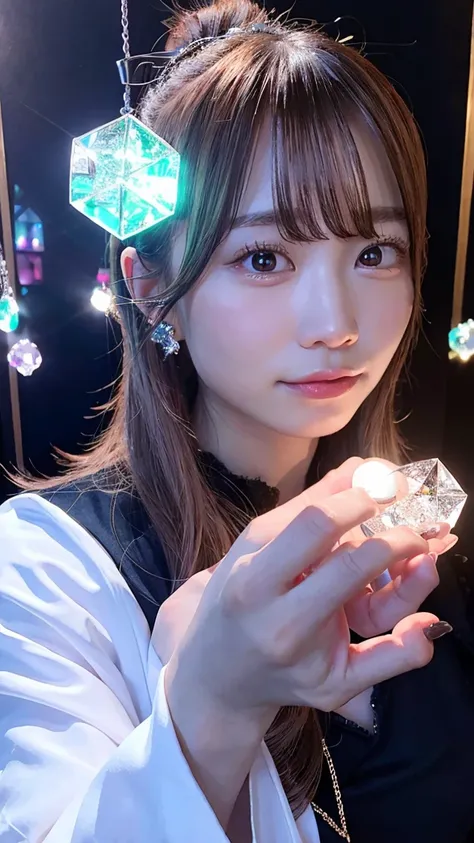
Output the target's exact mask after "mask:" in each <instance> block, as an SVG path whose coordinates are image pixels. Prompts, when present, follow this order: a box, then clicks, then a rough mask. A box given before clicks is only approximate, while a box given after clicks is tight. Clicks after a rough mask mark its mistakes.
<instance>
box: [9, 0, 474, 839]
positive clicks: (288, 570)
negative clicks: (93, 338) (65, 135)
mask: <svg viewBox="0 0 474 843" xmlns="http://www.w3.org/2000/svg"><path fill="white" fill-rule="evenodd" d="M181 46H182V47H184V48H185V49H184V50H183V51H182V52H181V53H180V55H179V58H178V59H177V60H174V61H173V62H171V63H170V65H169V67H168V69H167V70H166V72H165V74H164V75H163V77H162V79H161V80H160V81H158V83H157V84H156V85H155V86H154V88H153V89H152V90H151V91H150V92H149V94H148V95H147V97H146V98H145V100H144V102H143V105H142V109H141V117H142V119H143V120H144V122H145V123H146V124H147V125H149V126H150V127H151V128H152V129H153V130H154V131H156V132H157V133H158V134H159V135H160V136H161V137H163V138H165V139H166V140H167V141H168V142H169V143H171V144H172V145H173V146H174V147H175V148H176V149H178V150H179V152H180V153H181V155H182V160H183V168H182V173H181V182H180V201H179V207H178V210H177V213H176V214H175V216H174V217H172V218H170V219H169V220H167V221H166V222H165V223H163V224H162V225H160V226H158V227H157V228H155V229H153V230H151V231H150V232H148V233H147V234H145V235H143V236H140V237H137V238H136V240H135V241H134V242H128V243H127V244H118V243H113V244H112V257H113V261H114V264H115V270H116V274H117V280H116V284H115V296H116V309H117V315H118V318H119V320H120V322H121V325H122V330H123V337H124V370H123V379H122V384H121V387H120V390H119V394H118V396H117V399H116V404H115V417H114V420H113V423H112V424H111V426H110V428H109V429H108V430H107V432H106V433H105V435H104V437H103V438H102V440H101V441H100V442H98V443H97V445H96V446H95V448H94V449H93V450H92V451H91V452H90V453H88V454H87V455H86V456H85V457H83V458H81V459H80V460H78V461H77V463H76V465H75V466H73V467H72V468H71V471H70V475H69V477H68V478H66V479H64V478H63V479H62V480H61V481H60V482H59V481H58V482H57V483H56V486H54V484H51V483H50V484H49V485H47V484H40V483H37V484H33V486H31V485H30V487H29V491H28V492H27V493H26V494H23V495H20V496H18V497H17V498H15V499H13V500H11V501H9V502H8V503H7V504H5V505H4V506H3V507H2V508H1V510H0V534H1V564H0V648H1V654H2V656H1V668H0V841H1V843H19V841H28V843H39V841H42V843H43V842H44V841H47V843H86V841H87V843H92V841H94V843H125V841H127V843H129V842H130V843H131V842H132V841H133V843H137V841H145V840H146V841H159V843H223V841H225V840H231V841H232V843H248V842H249V841H255V842H256V843H290V841H291V842H292V843H316V841H322V843H331V841H337V840H341V839H345V840H352V841H353V843H371V841H383V843H392V841H393V843H395V841H397V843H399V842H400V841H401V840H403V841H407V843H408V842H409V843H411V841H413V843H414V841H416V843H428V841H430V843H436V841H443V843H446V841H449V843H467V841H469V840H473V839H474V800H473V798H472V783H471V778H472V775H471V774H472V758H473V757H474V717H473V711H474V688H473V682H472V680H473V656H474V641H473V636H472V631H471V625H470V622H469V611H470V606H469V604H468V600H467V591H468V579H469V577H468V575H467V574H466V572H465V569H466V570H467V571H468V570H469V569H468V566H466V565H464V563H463V560H462V559H461V560H460V559H459V558H457V560H456V559H455V558H450V559H449V563H448V564H446V560H447V559H448V557H442V558H441V559H440V560H438V566H437V567H436V555H437V554H441V553H444V552H445V551H447V550H449V549H450V548H451V547H452V546H453V545H454V543H455V541H456V539H455V537H454V536H452V535H450V534H449V533H448V530H447V529H446V528H445V527H443V526H442V525H438V526H437V525H433V531H432V533H431V534H430V536H424V537H421V536H417V535H415V533H413V532H412V531H410V530H408V529H406V528H397V529H394V530H389V531H387V532H386V533H384V534H383V536H380V537H375V538H372V539H363V536H362V532H361V531H360V528H359V525H360V524H361V523H363V522H364V521H365V520H367V519H368V518H370V517H371V516H372V515H374V514H375V513H376V511H377V505H376V504H375V503H374V501H373V500H371V499H370V498H369V496H368V495H367V494H366V493H365V492H363V491H361V490H357V489H353V488H351V483H352V475H353V473H354V470H355V468H356V467H357V466H358V465H359V464H360V461H361V458H366V457H368V456H375V457H378V458H383V459H386V460H390V461H393V462H395V463H399V462H400V460H401V459H402V453H401V446H400V442H399V439H398V432H397V427H396V426H395V423H394V395H395V391H396V387H397V381H398V378H399V376H400V373H401V370H402V367H403V364H404V362H405V360H406V357H407V354H408V351H409V348H410V346H411V344H412V341H413V339H414V337H415V335H416V329H417V326H418V324H419V320H420V283H421V277H422V272H423V267H424V255H425V206H426V181H425V169H424V161H423V153H422V146H421V143H420V139H419V137H418V133H417V130H416V127H415V124H414V121H413V119H412V117H411V115H410V113H409V111H408V110H407V108H406V107H405V105H404V104H403V102H402V101H401V99H400V98H399V96H398V95H397V93H396V92H395V91H394V90H393V88H392V87H391V86H390V85H389V84H388V82H387V81H386V80H385V79H384V78H383V77H382V76H381V75H380V74H379V73H378V72H377V71H376V70H375V69H374V68H373V67H372V66H371V65H370V64H369V63H368V62H367V61H366V60H365V59H364V58H362V57H361V56H360V55H359V54H358V53H357V52H356V51H355V50H352V49H349V48H347V47H345V46H343V45H341V44H339V43H337V42H334V41H331V40H329V39H327V38H326V37H325V36H324V35H323V34H322V33H321V32H320V31H318V29H317V28H316V27H304V28H303V27H299V26H296V25H283V24H282V23H280V22H277V21H273V22H272V21H269V20H268V18H267V15H266V13H265V12H264V11H262V10H260V9H259V8H258V7H257V6H256V5H255V4H253V3H251V2H248V0H219V2H217V3H215V4H214V5H208V6H205V7H203V8H200V9H198V10H196V11H193V12H189V13H188V12H180V13H179V14H178V15H177V16H176V18H175V20H174V21H173V23H172V26H171V31H170V35H169V39H168V49H170V50H175V49H176V48H177V47H181ZM120 266H121V270H120ZM152 340H154V341H152ZM171 351H177V352H178V353H176V354H171V353H170V352H171ZM328 471H329V474H328V473H327V472H328ZM316 481H319V482H316ZM387 569H388V570H389V572H390V574H391V578H389V579H388V581H387V584H386V585H385V586H383V587H382V588H381V589H379V590H376V589H374V588H372V587H371V586H370V583H373V582H374V581H375V580H376V579H377V577H378V576H379V575H380V574H381V573H382V572H383V571H386V570H387ZM439 578H440V579H441V582H439ZM183 583H184V584H183ZM463 583H464V587H463V586H462V584H463ZM178 586H181V587H179V588H178ZM160 607H161V609H160ZM159 609H160V611H159V614H158V610H159ZM451 626H452V627H453V628H454V631H453V633H452V634H451V635H446V636H445V637H443V638H442V639H441V640H439V641H437V642H436V644H435V645H434V644H433V641H434V640H435V639H436V638H441V635H442V634H444V633H446V632H448V631H450V628H451ZM392 630H393V631H392ZM433 655H434V657H433ZM415 668H421V669H420V670H415Z"/></svg>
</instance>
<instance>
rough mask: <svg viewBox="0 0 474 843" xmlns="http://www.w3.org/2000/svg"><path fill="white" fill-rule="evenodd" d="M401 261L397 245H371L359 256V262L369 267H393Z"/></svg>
mask: <svg viewBox="0 0 474 843" xmlns="http://www.w3.org/2000/svg"><path fill="white" fill-rule="evenodd" d="M399 261H400V252H399V250H398V249H397V248H396V246H389V245H384V246H382V245H381V246H369V247H368V248H367V249H364V251H363V252H361V254H360V255H359V257H358V258H357V263H358V264H360V265H361V266H363V267H364V268H367V269H393V268H394V267H396V266H397V265H398V263H399Z"/></svg>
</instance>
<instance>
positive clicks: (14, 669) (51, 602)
mask: <svg viewBox="0 0 474 843" xmlns="http://www.w3.org/2000/svg"><path fill="white" fill-rule="evenodd" d="M165 670H166V667H164V666H163V665H162V664H161V662H160V660H159V658H158V656H157V654H156V652H155V649H154V647H153V646H152V645H151V642H150V632H149V628H148V624H147V622H146V620H145V617H144V615H143V613H142V610H141V608H140V606H139V605H138V603H137V601H136V600H135V597H134V596H133V594H132V592H131V591H130V589H129V587H128V585H127V584H126V582H125V580H124V579H123V577H122V576H121V574H120V573H119V571H118V570H117V568H116V566H115V564H114V562H113V560H112V559H111V558H110V557H109V555H108V554H107V553H106V552H105V551H104V550H103V548H102V547H101V546H100V545H99V544H98V542H97V541H96V540H95V539H94V538H93V537H92V536H91V535H90V534H89V533H87V532H86V531H85V530H84V528H83V527H81V526H80V525H79V524H77V523H76V522H75V521H73V520H72V519H71V518H70V517H69V516H68V515H66V514H65V513H64V512H63V511H62V510H60V509H59V508H57V507H56V506H54V505H53V504H51V503H48V502H47V501H45V500H43V499H42V498H40V497H38V496H37V495H34V494H27V495H22V496H19V497H17V498H14V499H12V500H11V501H9V502H8V503H6V504H4V505H3V506H2V507H0V843H23V841H28V843H225V841H227V840H228V838H227V836H226V834H225V833H224V831H223V830H222V827H221V826H220V824H219V823H218V821H217V819H216V817H215V815H214V813H213V811H212V809H211V807H210V805H209V804H208V802H207V800H206V798H205V796H204V794H203V793H202V792H201V790H200V789H199V787H198V785H197V783H196V781H195V780H194V778H193V776H192V774H191V772H190V770H189V767H188V765H187V763H186V760H185V758H184V756H183V754H182V752H181V749H180V746H179V743H178V740H177V738H176V735H175V732H174V729H173V725H172V722H171V720H170V715H169V711H168V706H167V702H166V696H165V693H164V682H163V680H164V673H165ZM250 795H251V816H252V829H253V841H254V843H319V834H318V830H317V824H316V820H315V817H314V814H313V812H312V810H311V808H308V809H307V811H306V812H305V813H304V814H303V816H302V817H301V818H300V819H299V820H298V821H297V822H296V823H295V821H294V819H293V816H292V813H291V810H290V807H289V805H288V801H287V799H286V797H285V794H284V792H283V789H282V786H281V783H280V780H279V777H278V774H277V772H276V769H275V766H274V764H273V761H272V759H271V756H270V754H269V752H268V751H267V749H266V747H265V745H264V744H262V746H261V750H260V752H259V755H258V757H257V759H256V760H255V763H254V765H253V768H252V770H251V774H250Z"/></svg>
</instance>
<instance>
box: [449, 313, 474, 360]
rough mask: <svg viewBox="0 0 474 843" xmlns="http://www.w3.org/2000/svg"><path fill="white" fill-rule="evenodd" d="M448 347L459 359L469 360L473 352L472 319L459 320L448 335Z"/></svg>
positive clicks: (473, 330) (473, 332) (473, 333)
mask: <svg viewBox="0 0 474 843" xmlns="http://www.w3.org/2000/svg"><path fill="white" fill-rule="evenodd" d="M448 342H449V347H450V349H451V351H453V352H454V354H456V355H457V356H458V357H459V358H460V359H461V360H464V361H466V360H469V358H470V357H472V355H473V354H474V319H468V320H467V322H460V323H459V325H457V326H456V327H455V328H452V329H451V331H450V332H449V336H448Z"/></svg>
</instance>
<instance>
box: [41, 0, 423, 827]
mask: <svg viewBox="0 0 474 843" xmlns="http://www.w3.org/2000/svg"><path fill="white" fill-rule="evenodd" d="M255 23H267V24H268V25H267V27H266V30H267V31H264V32H259V31H257V32H252V33H250V34H249V33H248V32H244V33H242V34H239V33H235V34H233V35H232V37H230V38H226V39H220V40H217V41H212V42H210V43H208V44H207V45H206V47H205V48H204V49H202V50H200V51H198V52H197V53H193V54H192V55H190V56H188V57H187V58H183V59H181V60H180V61H178V62H177V63H176V66H175V67H174V69H173V70H172V72H171V73H170V74H169V76H168V78H167V80H166V83H165V84H162V85H160V84H159V83H158V84H157V85H156V86H155V87H154V88H153V89H151V90H150V92H149V93H148V94H147V96H146V97H145V98H144V100H143V102H142V105H141V109H140V116H141V119H142V120H143V121H144V122H145V123H146V124H147V125H148V126H150V127H151V128H152V129H153V130H154V131H156V132H157V133H158V134H159V135H161V136H162V137H164V138H165V139H166V140H167V141H168V142H169V143H171V144H172V145H173V146H174V147H175V148H176V149H178V151H179V152H180V153H181V155H182V160H183V170H182V178H181V189H180V196H179V203H178V209H177V213H176V215H175V217H173V218H172V219H170V220H169V221H166V222H165V223H163V224H161V225H160V226H159V227H157V228H155V229H153V230H151V231H149V232H147V233H145V234H143V235H142V236H138V237H137V238H136V239H135V241H134V242H133V243H131V245H134V246H135V247H136V249H137V251H138V255H139V257H140V260H141V262H142V263H143V265H144V267H146V269H147V270H148V271H150V272H153V273H157V274H159V277H160V278H161V279H162V280H163V282H164V289H163V294H162V296H161V298H160V310H159V313H158V314H157V321H160V320H161V319H162V318H164V317H165V316H166V314H167V313H168V312H169V311H170V309H171V308H172V307H173V306H174V305H175V304H176V303H177V302H178V301H179V299H180V298H181V297H182V296H183V295H185V294H186V293H187V292H188V291H189V290H190V288H191V287H192V286H193V285H194V284H195V283H196V282H197V281H198V279H199V278H200V277H201V276H202V274H203V272H204V270H205V268H206V266H207V264H208V262H209V261H210V259H211V256H212V254H213V252H214V250H215V249H216V247H217V246H218V244H219V243H220V242H221V241H222V239H223V238H224V237H225V235H226V233H227V232H228V231H229V229H230V227H231V225H232V222H233V220H234V219H235V217H236V214H237V209H238V206H239V202H240V198H241V196H242V194H243V191H244V189H245V186H246V183H247V178H248V174H249V168H250V165H251V163H252V159H253V154H254V150H255V146H256V141H257V138H258V135H259V132H260V130H261V128H262V125H263V123H264V121H267V120H268V118H270V119H271V122H272V131H273V160H274V201H275V209H276V212H277V216H278V225H279V229H280V231H281V233H282V236H283V237H285V238H287V239H289V240H292V241H300V242H301V241H306V242H308V241H312V240H316V239H321V238H324V237H325V236H326V235H325V233H324V231H325V229H326V230H329V231H330V232H331V233H333V234H334V235H335V236H338V237H350V236H352V235H354V234H359V235H361V236H362V237H364V238H366V239H369V238H372V237H373V236H374V235H375V231H374V223H373V220H372V217H371V209H370V203H369V199H368V191H367V185H366V180H365V177H364V172H363V168H362V165H361V161H360V157H359V153H358V149H357V146H356V143H355V141H354V136H353V134H352V132H351V124H352V122H353V120H354V119H355V120H357V119H362V120H363V121H364V124H365V125H366V126H368V127H369V128H370V130H372V132H373V133H374V135H375V136H376V137H378V138H379V139H380V141H381V143H382V145H383V148H384V149H385V152H386V154H387V156H388V159H389V161H390V163H391V166H392V169H393V172H394V174H395V178H396V180H397V182H398V185H399V189H400V193H401V196H402V200H403V205H404V208H405V212H406V218H407V223H408V228H409V233H410V243H411V265H412V274H413V281H414V290H415V296H414V308H413V315H412V318H411V321H410V324H409V326H408V328H407V331H406V333H405V336H404V337H403V339H402V341H401V343H400V346H399V348H398V350H397V352H396V354H395V356H394V358H393V360H392V362H391V363H390V366H389V367H388V370H387V371H386V373H385V375H384V377H383V378H382V380H381V381H380V383H379V385H378V386H377V387H376V389H375V390H374V391H373V392H372V394H371V395H370V396H369V397H368V398H367V400H366V401H365V402H364V404H363V406H362V407H361V408H360V410H359V411H358V412H357V413H356V415H355V417H354V418H353V419H352V421H351V422H350V423H349V424H348V425H347V426H346V427H345V428H344V429H343V430H342V431H340V432H339V433H337V434H335V435H333V436H330V437H327V438H326V439H324V440H321V442H320V444H319V447H318V451H317V461H318V470H319V471H320V472H321V473H325V472H326V471H327V470H329V469H330V468H331V467H334V466H335V465H336V464H339V463H340V462H341V461H342V460H343V459H345V458H346V457H347V456H350V455H354V454H358V455H360V456H368V455H376V456H379V457H385V458H387V459H391V460H394V461H395V462H396V461H398V460H399V459H400V457H401V443H400V439H399V434H398V428H397V427H396V425H395V418H394V400H395V390H396V385H397V381H398V379H399V376H400V373H401V370H402V367H403V364H404V362H405V360H406V358H407V355H408V352H409V350H410V347H411V344H412V342H413V340H414V337H415V336H416V333H417V328H418V326H419V321H420V313H421V294H420V286H421V279H422V274H423V269H424V260H425V241H426V237H425V214H426V175H425V164H424V155H423V149H422V144H421V141H420V138H419V135H418V132H417V128H416V126H415V123H414V120H413V118H412V116H411V114H410V112H409V110H408V108H407V107H406V106H405V104H404V103H403V101H402V99H401V98H400V96H399V95H398V94H397V93H396V91H395V90H394V88H393V87H392V86H391V85H390V84H389V83H388V81H387V80H386V79H385V78H384V77H383V76H382V75H381V73H380V72H379V71H378V70H376V69H375V68H374V67H373V66H372V65H371V64H370V63H369V61H367V60H366V59H365V58H363V57H362V56H361V55H360V54H359V53H358V52H357V51H356V50H354V49H352V48H350V47H347V46H344V45H343V44H340V43H338V42H337V41H334V40H331V39H329V38H328V37H326V36H325V35H324V34H323V33H322V32H321V31H320V30H319V29H318V27H317V26H316V25H313V26H301V25H297V24H296V23H290V24H288V23H286V24H283V23H282V22H281V21H280V20H269V18H268V16H267V13H266V12H265V11H263V10H262V9H261V8H260V7H259V6H257V5H256V4H255V3H253V2H250V0H217V2H215V3H209V4H208V5H202V6H200V7H197V8H195V9H194V10H193V11H189V12H188V11H182V10H180V11H179V12H178V13H177V14H176V15H175V17H174V18H173V19H172V20H171V21H170V22H169V27H170V33H169V38H168V42H167V49H175V48H176V47H181V46H186V45H188V44H189V43H191V42H193V41H195V40H196V39H201V38H206V37H211V38H212V37H216V36H220V35H223V34H224V33H226V32H227V31H228V30H229V29H230V28H233V27H236V28H243V29H248V28H249V27H250V26H251V25H252V24H255ZM183 221H185V223H186V225H187V239H186V250H185V254H184V258H183V261H182V264H181V267H180V269H179V272H178V274H177V276H175V277H173V276H172V273H171V269H170V264H169V256H170V253H171V249H172V244H173V238H174V236H175V234H176V231H177V227H178V226H180V225H181V224H182V223H183ZM129 244H130V243H129ZM129 244H127V245H129ZM122 248H123V244H120V243H118V242H117V241H113V242H112V244H111V259H112V266H113V270H114V273H115V281H114V288H115V297H116V303H117V311H118V314H119V317H120V322H121V325H122V332H123V349H124V354H123V357H124V360H123V375H122V380H121V383H120V386H119V389H118V392H117V395H116V397H115V399H114V406H113V420H112V423H111V424H110V426H109V427H108V429H107V430H106V431H105V433H104V434H103V436H102V437H101V438H100V440H99V441H98V442H97V443H96V444H95V445H94V447H93V449H91V450H90V451H89V452H87V453H86V454H85V455H82V456H80V457H74V458H71V462H70V464H69V472H68V476H69V477H71V478H76V479H77V478H84V477H87V476H89V475H95V474H97V472H99V471H100V470H102V469H107V468H114V469H120V476H121V477H123V478H124V482H127V483H130V485H131V486H132V487H133V489H134V490H135V491H136V493H137V494H138V495H139V497H140V498H141V501H142V502H143V505H144V506H145V508H146V510H147V512H148V515H149V518H150V519H151V522H152V524H153V525H154V526H155V528H156V531H157V533H158V535H159V536H160V539H161V540H162V542H163V545H164V547H165V550H166V554H167V558H168V562H169V565H170V568H171V570H172V572H173V574H174V576H175V577H176V580H179V579H181V578H183V577H189V576H190V575H192V574H194V573H195V572H196V571H199V570H202V569H204V568H206V567H209V566H210V565H211V564H214V563H215V562H216V561H217V560H219V559H220V558H222V556H223V555H224V554H225V553H226V552H227V550H228V549H229V546H230V545H231V543H232V542H233V541H234V540H235V538H236V536H237V535H238V533H239V532H240V530H241V528H242V526H243V523H244V521H243V519H242V517H240V516H239V513H238V512H236V511H235V510H233V511H232V510H231V509H230V508H229V506H228V504H226V503H225V502H224V501H222V500H221V499H220V498H219V497H218V496H217V495H216V494H215V493H214V492H213V491H212V489H211V488H210V487H209V485H208V483H207V481H206V478H205V476H204V475H203V472H202V470H201V468H200V465H199V451H198V443H197V442H196V439H195V436H194V433H193V430H192V426H191V412H192V408H193V403H194V400H195V397H196V392H197V389H198V383H197V376H196V372H195V371H194V367H193V365H192V361H191V360H190V358H189V354H188V353H187V350H186V346H185V344H183V348H182V351H181V353H180V355H179V356H178V357H177V358H173V359H169V360H167V361H166V362H163V360H162V356H161V355H160V353H159V349H157V348H156V346H155V345H154V344H153V343H151V342H148V340H149V337H150V325H149V324H148V321H147V319H146V318H145V317H144V316H143V314H142V313H141V311H140V310H139V308H138V307H136V306H135V304H134V303H133V302H132V301H131V299H130V295H129V292H128V290H127V286H126V284H125V281H124V280H123V279H122V277H121V272H120V253H121V250H122ZM155 304H156V302H155ZM58 482H64V478H61V479H60V481H58ZM45 485H49V486H51V481H48V482H47V483H46V482H44V483H43V482H42V481H37V482H35V483H33V484H32V483H30V484H29V488H30V489H32V488H41V487H44V486H45ZM267 743H268V746H269V749H270V751H271V752H272V755H273V757H274V760H275V762H276V765H277V768H278V771H279V774H280V776H281V779H282V783H283V786H284V788H285V791H286V793H287V796H288V798H289V800H290V804H291V806H292V809H293V811H294V814H295V816H298V815H299V814H300V813H301V812H302V811H303V810H304V808H305V807H306V805H307V804H308V802H309V801H310V800H311V799H312V798H313V797H314V791H315V789H316V786H317V782H318V778H319V771H320V765H321V741H320V727H319V721H318V718H317V716H316V714H315V712H313V711H310V710H307V709H301V708H291V709H288V708H285V709H282V710H281V712H280V714H279V716H278V718H277V720H276V721H275V723H274V724H273V726H272V728H271V730H270V732H269V733H268V735H267Z"/></svg>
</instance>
